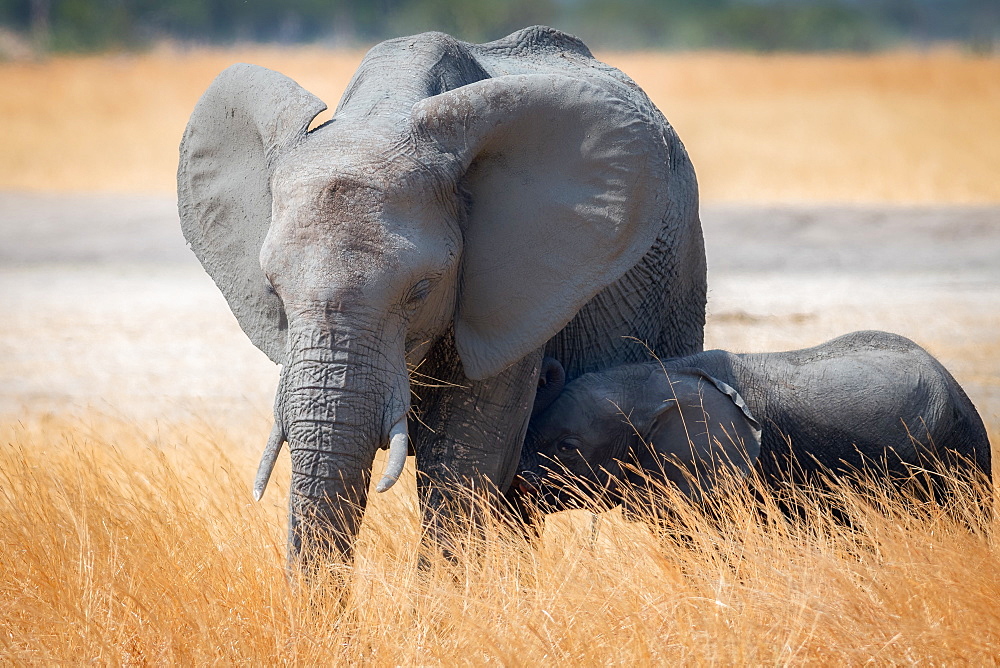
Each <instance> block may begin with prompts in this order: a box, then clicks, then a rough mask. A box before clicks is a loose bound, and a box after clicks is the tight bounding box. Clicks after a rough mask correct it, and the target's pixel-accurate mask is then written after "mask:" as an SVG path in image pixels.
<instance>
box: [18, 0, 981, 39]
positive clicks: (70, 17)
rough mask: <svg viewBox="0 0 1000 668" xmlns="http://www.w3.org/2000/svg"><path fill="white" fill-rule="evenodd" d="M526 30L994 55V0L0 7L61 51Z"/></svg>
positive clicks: (74, 0)
mask: <svg viewBox="0 0 1000 668" xmlns="http://www.w3.org/2000/svg"><path fill="white" fill-rule="evenodd" d="M535 23H547V24H549V25H555V26H558V27H560V28H563V29H565V30H568V31H570V32H575V33H577V34H579V35H580V36H581V37H583V38H584V40H585V41H586V42H587V43H588V44H591V45H593V46H597V47H615V48H674V49H676V48H736V49H753V50H760V51H771V50H779V49H780V50H799V51H802V50H806V51H808V50H823V49H854V50H857V49H860V50H867V49H873V48H878V47H882V46H886V45H891V44H893V43H899V42H900V41H909V42H919V43H926V42H930V41H934V40H941V39H947V40H953V41H960V42H965V43H966V44H969V45H970V47H971V48H974V49H976V50H979V51H990V50H993V49H995V48H998V47H1000V2H998V1H997V0H617V1H616V2H613V3H612V2H608V0H282V1H281V2H276V1H275V0H0V25H2V26H3V27H6V28H13V29H15V30H20V31H22V32H25V33H32V34H34V35H35V37H36V39H37V40H38V41H39V42H40V43H41V44H42V45H43V46H44V45H46V44H47V45H48V46H49V47H51V48H53V49H57V50H70V51H91V50H99V49H108V48H135V47H138V46H141V45H142V44H145V43H148V42H151V41H154V40H156V39H158V38H163V37H170V38H175V39H182V40H193V41H200V42H217V43H228V42H233V41H266V42H283V43H291V42H315V41H324V42H328V43H334V42H335V43H347V44H364V43H371V42H374V41H377V40H380V39H385V38H388V37H393V36H398V35H405V34H412V33H415V32H420V31H424V30H441V31H444V32H448V33H451V34H454V35H456V36H458V37H460V38H462V39H465V40H468V41H475V42H481V41H487V40H491V39H496V38H498V37H501V36H503V35H505V34H507V33H509V32H511V31H513V30H516V29H518V28H521V27H523V26H526V25H532V24H535Z"/></svg>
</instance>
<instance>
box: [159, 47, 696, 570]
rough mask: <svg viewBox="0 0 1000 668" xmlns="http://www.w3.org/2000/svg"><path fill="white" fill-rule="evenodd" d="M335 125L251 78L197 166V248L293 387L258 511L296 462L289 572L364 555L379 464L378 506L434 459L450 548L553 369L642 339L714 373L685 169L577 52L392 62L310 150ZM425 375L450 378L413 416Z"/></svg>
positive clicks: (645, 102) (619, 354)
mask: <svg viewBox="0 0 1000 668" xmlns="http://www.w3.org/2000/svg"><path fill="white" fill-rule="evenodd" d="M324 109H325V105H324V104H323V103H322V102H321V101H320V100H318V99H317V98H315V97H314V96H313V95H311V94H310V93H309V92H307V91H305V90H304V89H302V88H301V87H300V86H299V85H298V84H296V83H295V82H294V81H292V80H291V79H289V78H287V77H285V76H283V75H281V74H278V73H277V72H273V71H270V70H267V69H264V68H261V67H257V66H253V65H246V64H240V65H234V66H232V67H230V68H228V69H227V70H225V71H224V72H222V73H221V74H220V75H219V76H218V77H217V78H216V80H215V81H214V82H213V83H212V84H211V86H210V87H209V88H208V90H207V91H206V92H205V93H204V95H203V96H202V98H201V99H200V100H199V102H198V104H197V106H196V107H195V109H194V112H193V113H192V115H191V119H190V121H189V123H188V127H187V129H186V131H185V134H184V138H183V140H182V143H181V147H180V163H179V166H178V202H179V203H178V206H179V211H180V217H181V225H182V228H183V230H184V234H185V237H186V238H187V240H188V242H189V244H190V246H191V248H192V250H193V251H194V252H195V254H196V255H197V256H198V258H199V259H200V260H201V262H202V264H203V266H204V267H205V269H206V270H207V271H208V273H209V274H210V275H211V276H212V278H213V279H214V280H215V282H216V284H217V285H218V287H219V288H220V290H221V291H222V293H223V294H224V295H225V297H226V299H227V301H228V303H229V305H230V307H231V309H232V311H233V313H234V314H235V316H236V318H237V320H238V321H239V323H240V325H241V326H242V328H243V330H244V331H245V332H246V334H247V335H248V336H249V338H250V339H251V341H253V343H254V344H255V345H256V346H257V347H259V348H260V349H261V350H262V351H264V352H265V353H266V354H267V355H268V356H269V357H270V358H271V359H272V360H273V361H274V362H276V363H278V364H280V365H282V370H281V376H280V381H279V387H278V390H277V393H276V397H275V404H274V419H275V426H274V430H273V431H272V433H271V437H270V439H269V441H268V444H267V447H266V448H265V456H264V459H263V461H262V466H261V472H260V474H259V476H258V486H257V489H256V490H255V491H256V493H258V494H260V493H262V491H263V485H264V484H265V483H266V479H267V477H268V475H269V473H270V466H271V465H273V461H274V458H275V457H276V456H277V454H278V452H279V451H280V449H281V447H282V446H283V444H284V443H286V442H287V443H288V445H289V450H290V453H291V460H292V481H291V494H290V500H289V555H290V557H291V558H293V559H296V558H299V557H308V555H309V554H313V553H319V552H321V551H323V552H329V553H332V554H337V553H340V554H341V555H344V556H346V557H349V556H350V555H351V553H352V546H353V542H354V537H355V535H356V533H357V530H358V526H359V523H360V521H361V518H362V514H363V509H364V507H365V504H366V502H367V495H368V487H369V480H370V476H371V473H372V464H373V460H374V457H375V453H376V451H377V450H378V449H379V448H384V447H388V448H389V450H390V455H389V465H387V470H386V473H385V475H384V477H383V479H382V482H381V483H380V485H379V489H385V488H387V487H388V486H390V485H391V484H392V482H393V481H394V480H395V478H396V477H397V476H398V474H399V471H400V469H401V468H402V463H403V461H405V457H406V454H407V451H408V450H410V451H412V452H414V453H415V455H416V462H417V470H418V473H419V475H418V491H419V494H420V499H421V503H422V506H423V509H424V518H425V523H426V526H427V530H428V534H429V535H430V536H431V537H432V538H435V539H441V538H442V537H443V534H441V525H440V520H439V518H441V517H448V516H449V513H451V514H452V516H456V515H457V516H461V511H457V512H456V511H454V510H453V509H454V508H455V507H456V505H457V506H458V507H460V506H461V504H453V503H451V501H452V500H453V499H452V497H453V495H452V493H451V492H449V491H447V490H450V489H458V490H459V491H462V490H468V489H474V490H482V491H483V492H484V494H485V495H486V497H487V498H490V499H495V498H496V497H497V495H498V493H499V491H503V490H506V489H507V488H508V487H509V485H510V483H511V481H512V480H513V477H514V475H515V473H516V471H517V464H518V461H519V457H520V451H521V445H522V442H523V439H524V435H525V432H526V429H527V425H528V420H529V417H530V413H531V409H532V404H533V398H534V395H535V391H536V387H537V380H538V374H539V363H540V360H541V359H542V356H543V353H544V354H548V355H550V356H553V357H555V358H558V359H559V360H560V361H561V363H562V365H563V366H564V368H565V372H566V375H567V378H568V379H569V380H572V379H573V378H575V377H577V376H579V375H581V374H583V373H586V372H589V371H594V370H597V369H601V368H608V367H612V366H616V365H620V364H626V363H630V362H637V361H640V360H641V359H643V355H645V351H644V349H643V348H642V346H640V345H637V344H636V343H635V341H634V340H633V339H638V340H640V341H643V342H645V343H646V344H648V345H649V346H650V347H651V348H652V349H653V350H654V351H655V352H656V354H658V355H660V356H663V357H676V356H680V355H687V354H691V353H694V352H697V351H699V350H701V348H702V335H703V329H704V318H705V256H704V246H703V241H702V235H701V224H700V222H699V219H698V193H697V183H696V180H695V175H694V170H693V168H692V166H691V162H690V160H689V159H688V156H687V153H686V152H685V150H684V147H683V145H682V144H681V142H680V140H679V139H678V138H677V135H676V134H675V133H674V131H673V129H672V128H671V127H670V125H669V124H668V123H667V121H666V119H664V117H663V115H662V114H661V113H660V112H659V110H657V109H656V107H655V106H654V105H653V104H652V103H651V102H650V101H649V99H648V98H647V97H646V95H645V94H644V93H643V92H642V91H641V90H640V89H639V87H638V86H636V85H635V83H633V82H632V80H631V79H629V78H628V77H627V76H626V75H625V74H623V73H621V72H619V71H618V70H616V69H614V68H612V67H609V66H608V65H605V64H603V63H601V62H599V61H597V60H595V59H594V58H593V57H592V55H591V54H590V52H589V51H588V49H587V47H586V46H584V45H583V44H582V43H581V42H580V41H579V40H578V39H576V38H574V37H572V36H569V35H566V34H564V33H561V32H558V31H556V30H553V29H550V28H545V27H533V28H526V29H524V30H521V31H519V32H517V33H514V34H512V35H510V36H508V37H506V38H504V39H501V40H498V41H496V42H491V43H488V44H482V45H476V44H468V43H464V42H460V41H458V40H455V39H454V38H452V37H449V36H448V35H444V34H441V33H426V34H421V35H416V36H413V37H406V38H401V39H395V40H391V41H387V42H383V43H381V44H379V45H377V46H375V47H374V48H373V49H372V50H371V51H370V52H369V53H368V54H367V55H366V56H365V58H364V60H363V61H362V63H361V65H360V66H359V68H358V70H357V72H356V74H355V75H354V78H353V79H352V80H351V82H350V84H349V85H348V87H347V89H346V91H345V92H344V94H343V97H342V98H341V100H340V104H339V106H338V107H337V109H336V111H335V113H334V114H333V116H332V118H331V119H330V120H328V121H327V122H325V123H322V124H321V125H319V126H318V127H315V128H314V129H311V130H310V129H309V126H310V124H311V123H312V121H313V119H314V118H315V117H316V116H317V115H319V114H320V113H321V112H322V111H323V110H324ZM411 373H413V374H414V376H413V377H414V378H423V379H426V378H428V377H429V378H431V379H433V380H430V381H428V382H427V383H426V384H425V386H423V387H421V388H420V389H419V391H418V392H416V393H413V394H412V396H411V376H410V374H411ZM417 395H419V396H417ZM416 417H419V419H415V418H416ZM498 505H500V504H498ZM304 548H309V549H304ZM313 548H315V549H313Z"/></svg>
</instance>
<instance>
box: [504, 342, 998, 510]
mask: <svg viewBox="0 0 1000 668" xmlns="http://www.w3.org/2000/svg"><path fill="white" fill-rule="evenodd" d="M542 378H543V381H542V383H541V385H540V389H539V392H538V398H537V399H536V411H535V414H534V417H533V418H532V421H531V423H530V426H529V432H528V440H527V441H526V444H525V449H524V454H523V456H522V459H521V467H520V468H521V470H520V473H519V477H518V479H516V480H515V488H516V489H519V490H520V491H521V492H522V493H529V494H534V493H539V492H540V493H542V499H543V501H544V504H545V505H546V506H547V507H549V508H550V509H560V508H568V507H572V506H573V505H575V504H574V503H573V498H574V495H575V496H576V498H577V500H578V499H579V491H574V492H569V491H567V490H568V489H570V488H577V490H579V489H584V490H592V491H599V493H601V494H606V495H607V496H608V497H610V498H611V499H615V500H619V501H620V500H621V499H622V496H621V491H622V485H624V484H633V485H638V484H644V481H646V480H654V481H663V480H668V481H670V482H672V483H674V484H676V485H677V486H678V487H679V488H680V489H681V490H682V491H684V492H685V493H687V494H689V495H692V494H695V493H697V492H696V490H695V489H694V488H693V480H695V479H697V481H698V487H699V488H700V489H701V490H709V489H711V487H712V484H713V480H714V476H715V475H716V474H717V473H718V471H720V470H721V468H722V467H726V468H730V469H731V470H732V469H735V470H736V471H739V472H741V473H743V474H746V473H748V472H749V471H750V469H751V468H752V467H756V468H757V469H758V471H760V473H761V474H762V475H763V476H764V479H765V480H767V481H769V482H775V481H777V480H779V479H787V478H788V473H789V471H791V472H792V473H794V474H795V476H794V478H795V479H803V478H808V477H809V476H810V475H812V474H815V473H817V472H819V471H821V470H823V469H826V470H828V471H830V472H833V473H837V474H844V473H847V474H850V473H851V472H854V471H857V470H858V469H861V468H864V467H866V466H868V467H875V470H878V471H884V472H886V473H887V474H888V476H889V477H890V478H894V479H899V478H902V477H905V476H906V475H907V468H908V466H921V467H925V466H929V465H931V464H932V463H936V464H937V465H938V466H943V467H944V468H946V469H947V470H950V471H952V472H956V473H960V474H963V475H967V476H970V475H971V476H974V475H976V474H982V475H983V476H985V477H987V478H989V477H990V445H989V441H988V440H987V437H986V430H985V428H984V426H983V422H982V419H981V418H980V417H979V414H978V413H977V412H976V409H975V407H974V406H973V405H972V402H971V401H970V400H969V398H968V397H967V396H966V394H965V392H964V391H962V388H961V387H960V386H959V384H958V383H957V382H956V381H955V379H954V378H952V376H951V374H950V373H948V371H947V370H946V369H945V368H944V367H943V366H942V365H941V364H940V362H938V361H937V360H936V359H934V358H933V357H932V356H931V355H930V354H928V353H927V351H925V350H924V349H922V348H921V347H920V346H918V345H917V344H915V343H913V342H912V341H910V340H908V339H906V338H903V337H901V336H897V335H895V334H889V333H886V332H873V331H862V332H854V333H851V334H847V335H845V336H841V337H839V338H837V339H834V340H832V341H829V342H827V343H824V344H822V345H819V346H816V347H814V348H807V349H805V350H793V351H789V352H779V353H762V354H734V353H728V352H725V351H722V350H711V351H706V352H703V353H698V354H694V355H690V356H687V357H682V358H678V359H672V360H668V361H666V362H664V363H662V364H661V363H660V362H652V363H645V364H629V365H622V366H617V367H613V368H610V369H608V370H605V371H602V372H596V373H588V374H586V375H583V376H580V377H579V378H576V379H575V380H573V381H572V382H571V383H569V384H568V385H566V386H565V388H562V386H561V382H560V381H561V379H562V374H561V368H560V366H559V363H558V362H557V361H555V360H553V359H551V358H546V360H545V368H544V372H543V376H542ZM793 457H794V459H793ZM790 463H792V466H789V465H790ZM628 464H631V466H628ZM636 468H638V469H640V470H641V471H642V475H636V471H635V469H636ZM567 482H571V483H572V485H568V484H566V483H567Z"/></svg>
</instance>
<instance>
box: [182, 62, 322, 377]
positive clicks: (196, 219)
mask: <svg viewBox="0 0 1000 668" xmlns="http://www.w3.org/2000/svg"><path fill="white" fill-rule="evenodd" d="M324 109H326V105H325V104H323V102H321V101H320V100H319V99H318V98H316V97H315V96H313V95H312V94H311V93H309V92H307V91H306V90H305V89H303V88H302V87H301V86H299V85H298V84H297V83H295V82H294V81H292V80H291V79H289V78H288V77H286V76H284V75H282V74H278V73H277V72H273V71H271V70H267V69H264V68H263V67H257V66H255V65H246V64H238V65H233V66H231V67H229V68H228V69H226V70H225V71H224V72H222V74H220V75H219V76H218V77H216V79H215V81H213V82H212V84H211V85H210V86H209V87H208V90H206V91H205V94H204V95H202V96H201V99H200V100H198V104H197V105H196V106H195V108H194V112H193V113H192V114H191V119H190V120H189V121H188V125H187V129H186V130H185V131H184V138H183V139H182V140H181V146H180V162H179V164H178V167H177V202H178V210H179V213H180V220H181V229H182V230H183V232H184V237H185V238H186V239H187V241H188V244H189V245H190V246H191V250H193V251H194V253H195V255H197V256H198V259H199V260H200V261H201V263H202V265H203V266H204V267H205V271H207V272H208V274H209V275H210V276H211V277H212V279H213V280H214V281H215V283H216V285H218V286H219V289H220V290H221V291H222V294H223V295H224V296H225V298H226V301H227V302H229V308H230V309H232V311H233V314H234V315H235V316H236V319H237V320H238V321H239V323H240V326H241V327H242V328H243V331H244V332H246V334H247V336H249V337H250V340H251V341H253V343H254V345H255V346H257V347H258V348H260V349H261V350H262V351H264V352H265V353H266V354H267V356H268V357H270V358H271V359H272V360H273V361H274V362H276V363H278V364H281V363H283V361H284V356H285V338H286V332H285V330H286V329H287V324H286V320H285V314H284V310H283V309H282V305H281V300H279V299H278V297H277V296H276V295H274V294H273V292H272V291H271V290H270V287H269V285H268V283H267V279H266V278H265V277H264V273H263V271H261V268H260V259H259V256H260V248H261V245H262V244H263V243H264V237H265V236H266V235H267V230H268V227H269V226H270V223H271V190H270V180H271V173H272V171H273V168H274V164H275V161H276V160H277V158H278V156H279V155H281V154H282V153H283V152H285V151H286V150H288V149H289V148H291V147H292V146H294V145H295V144H296V143H297V142H299V141H300V140H301V139H302V138H303V137H305V135H306V131H307V128H308V126H309V123H310V121H312V119H313V118H315V117H316V115H317V114H319V113H320V112H321V111H323V110H324Z"/></svg>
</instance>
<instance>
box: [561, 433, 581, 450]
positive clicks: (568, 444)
mask: <svg viewBox="0 0 1000 668" xmlns="http://www.w3.org/2000/svg"><path fill="white" fill-rule="evenodd" d="M556 449H557V450H559V452H572V451H574V450H579V449H580V441H579V440H578V439H575V438H573V437H572V436H570V437H567V438H564V439H562V440H561V441H559V443H558V444H557V445H556Z"/></svg>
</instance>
